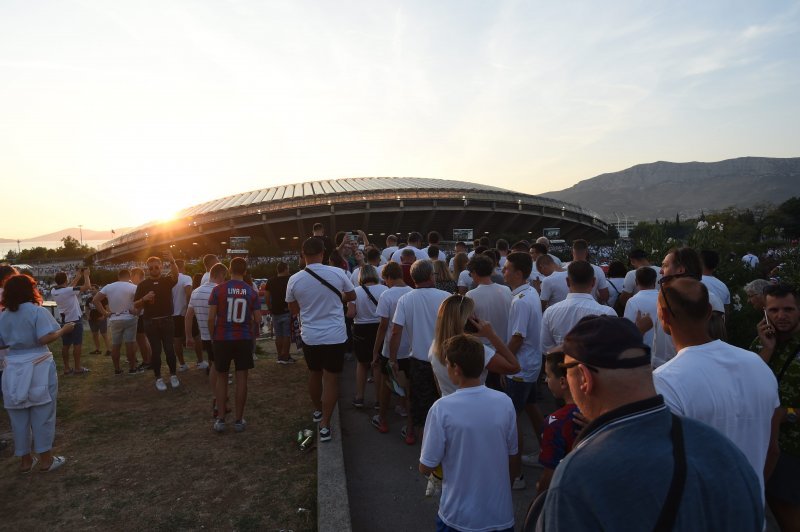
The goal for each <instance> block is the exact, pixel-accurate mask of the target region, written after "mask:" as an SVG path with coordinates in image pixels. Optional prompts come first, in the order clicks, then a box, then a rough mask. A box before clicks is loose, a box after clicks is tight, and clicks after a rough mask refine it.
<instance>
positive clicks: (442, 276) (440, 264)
mask: <svg viewBox="0 0 800 532" xmlns="http://www.w3.org/2000/svg"><path fill="white" fill-rule="evenodd" d="M431 247H433V246H431ZM431 262H432V263H433V279H434V281H435V283H436V288H438V289H439V290H444V291H445V292H447V293H448V294H453V293H455V291H456V282H455V280H454V279H453V276H452V275H450V270H448V269H447V263H445V261H443V260H438V259H436V260H433V259H431Z"/></svg>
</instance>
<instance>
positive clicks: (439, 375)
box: [428, 342, 495, 397]
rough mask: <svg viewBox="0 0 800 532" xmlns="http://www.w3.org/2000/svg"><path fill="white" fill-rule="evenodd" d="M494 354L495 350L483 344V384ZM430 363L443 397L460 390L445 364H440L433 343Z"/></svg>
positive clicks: (429, 353) (429, 356)
mask: <svg viewBox="0 0 800 532" xmlns="http://www.w3.org/2000/svg"><path fill="white" fill-rule="evenodd" d="M494 354H495V350H494V348H492V347H490V346H488V345H486V344H483V373H481V384H483V383H485V382H486V376H487V375H488V374H489V370H487V369H486V366H488V365H489V362H491V361H492V357H493V356H494ZM428 361H429V362H430V363H431V367H432V368H433V374H434V375H435V376H436V382H437V383H439V391H440V392H442V397H444V396H445V395H450V394H451V393H453V392H455V391H456V390H458V386H456V385H455V384H453V381H451V380H450V376H449V375H448V374H447V368H446V367H445V366H444V364H442V363H441V362H439V357H437V356H436V353H435V351H434V350H433V342H431V348H430V349H429V350H428Z"/></svg>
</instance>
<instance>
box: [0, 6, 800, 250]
mask: <svg viewBox="0 0 800 532" xmlns="http://www.w3.org/2000/svg"><path fill="white" fill-rule="evenodd" d="M798 94H800V1H782V0H774V1H770V2H751V1H739V2H735V1H727V2H717V1H704V2H696V1H687V2H679V1H652V0H649V1H641V2H633V1H631V2H618V1H612V0H609V1H606V2H591V1H587V2H581V1H570V2H538V1H529V2H518V1H508V2H504V1H487V0H453V1H437V2H430V1H397V0H394V1H381V0H369V1H367V0H363V1H360V2H356V1H347V0H340V1H336V2H319V1H316V2H310V1H304V0H288V1H285V2H279V1H237V0H228V1H202V0H191V1H181V0H167V1H163V0H160V1H146V0H138V1H136V2H122V1H116V0H100V1H89V0H85V1H84V0H82V1H75V0H58V1H46V0H41V1H35V2H31V1H30V0H4V1H3V2H0V179H2V183H3V188H4V192H5V193H4V194H3V197H4V198H5V201H4V206H3V217H2V220H3V222H2V224H1V226H0V237H5V238H26V237H32V236H35V235H38V234H42V233H47V232H50V231H54V230H58V229H61V228H64V227H70V226H77V225H83V226H84V227H87V228H91V229H96V230H106V229H108V230H110V229H112V228H118V227H123V226H138V225H141V224H143V223H146V222H148V221H151V220H157V219H168V218H170V217H171V216H173V215H174V213H175V212H177V211H179V210H181V209H183V208H186V207H189V206H191V205H195V204H197V203H201V202H203V201H207V200H210V199H214V198H218V197H221V196H226V195H230V194H235V193H238V192H244V191H247V190H252V189H257V188H263V187H267V186H272V185H276V184H285V183H294V182H301V181H308V180H318V179H334V178H340V177H364V176H407V177H433V178H445V179H459V180H465V181H473V182H477V183H486V184H492V185H495V186H500V187H504V188H508V189H512V190H517V191H520V192H525V193H530V194H538V193H543V192H547V191H552V190H561V189H564V188H567V187H569V186H571V185H573V184H575V183H576V182H578V181H580V180H582V179H587V178H590V177H592V176H595V175H598V174H601V173H604V172H612V171H617V170H622V169H625V168H628V167H630V166H633V165H635V164H640V163H647V162H653V161H658V160H667V161H674V162H684V161H718V160H723V159H728V158H733V157H741V156H765V157H795V156H800V149H799V148H800V146H798V139H800V135H799V134H798V133H800V132H799V131H798V129H799V127H798V124H800V98H798V97H797V96H798ZM9 187H10V188H9ZM584 207H587V208H590V209H592V208H593V206H591V205H585V206H584Z"/></svg>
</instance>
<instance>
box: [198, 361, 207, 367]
mask: <svg viewBox="0 0 800 532" xmlns="http://www.w3.org/2000/svg"><path fill="white" fill-rule="evenodd" d="M197 369H208V362H206V361H205V360H204V361H202V362H198V363H197Z"/></svg>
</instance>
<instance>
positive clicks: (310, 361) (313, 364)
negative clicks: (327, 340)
mask: <svg viewBox="0 0 800 532" xmlns="http://www.w3.org/2000/svg"><path fill="white" fill-rule="evenodd" d="M345 345H346V344H322V345H305V346H304V347H303V356H304V357H305V359H306V366H308V369H310V370H311V371H322V370H325V371H327V372H328V373H341V372H342V367H343V366H344V349H345Z"/></svg>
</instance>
